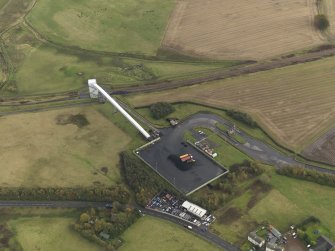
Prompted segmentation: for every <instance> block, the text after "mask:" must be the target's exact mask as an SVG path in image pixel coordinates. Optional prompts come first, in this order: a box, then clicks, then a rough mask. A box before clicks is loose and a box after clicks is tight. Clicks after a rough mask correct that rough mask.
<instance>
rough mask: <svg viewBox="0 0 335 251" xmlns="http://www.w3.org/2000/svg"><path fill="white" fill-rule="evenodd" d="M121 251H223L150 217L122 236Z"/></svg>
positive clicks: (143, 219)
mask: <svg viewBox="0 0 335 251" xmlns="http://www.w3.org/2000/svg"><path fill="white" fill-rule="evenodd" d="M121 237H122V238H123V239H124V241H125V243H124V245H123V246H122V247H121V248H120V251H133V250H145V251H151V250H161V251H179V250H183V251H203V250H211V251H215V250H222V249H219V248H217V247H216V246H213V245H212V244H210V243H208V242H206V241H205V240H202V239H200V238H199V237H197V236H196V235H194V234H192V233H191V232H189V231H188V230H186V229H184V228H182V227H180V226H177V225H175V224H173V223H170V222H167V221H163V220H160V219H157V218H153V217H150V216H145V217H142V218H141V219H139V220H138V221H137V222H136V223H135V225H133V226H131V227H130V228H129V229H128V230H126V232H125V233H124V234H123V235H122V236H121Z"/></svg>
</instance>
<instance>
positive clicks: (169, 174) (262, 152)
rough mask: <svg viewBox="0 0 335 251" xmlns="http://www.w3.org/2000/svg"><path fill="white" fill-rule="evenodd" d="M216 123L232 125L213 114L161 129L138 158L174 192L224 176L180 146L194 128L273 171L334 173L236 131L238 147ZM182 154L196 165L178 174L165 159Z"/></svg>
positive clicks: (206, 160)
mask: <svg viewBox="0 0 335 251" xmlns="http://www.w3.org/2000/svg"><path fill="white" fill-rule="evenodd" d="M216 123H221V124H224V125H226V126H227V127H232V126H233V124H232V123H231V122H230V121H228V120H226V119H223V118H222V117H220V116H217V115H215V114H211V113H198V114H195V115H193V116H191V117H189V118H188V119H186V120H185V121H183V122H182V123H180V124H179V125H177V126H176V127H174V128H165V129H161V130H160V131H161V133H162V134H163V135H162V137H161V140H160V141H158V142H156V143H155V144H154V145H151V146H149V147H148V148H145V149H143V150H141V151H140V152H139V154H138V155H139V156H140V157H141V158H142V159H144V160H145V161H146V162H147V163H148V164H149V165H150V166H151V167H152V168H153V169H154V170H155V171H156V172H158V173H159V174H160V175H161V176H163V177H164V178H165V179H167V180H168V181H169V182H170V183H171V184H172V185H174V186H175V187H176V188H177V189H178V190H180V191H181V192H183V193H186V194H189V193H191V192H192V191H194V190H196V189H198V188H201V187H202V186H204V185H206V184H207V183H208V182H209V181H211V180H213V179H215V178H217V177H220V176H221V175H223V174H224V173H225V170H224V169H222V168H221V167H220V166H219V165H217V164H216V163H214V162H213V161H211V160H210V157H208V156H206V155H205V154H203V153H200V152H199V151H198V150H196V149H195V148H194V147H193V146H191V145H188V147H185V146H183V145H182V144H181V142H183V136H184V134H185V132H186V131H188V130H192V129H193V128H194V127H206V128H209V129H211V130H213V131H214V132H215V133H216V134H217V135H219V136H221V137H222V138H224V139H225V140H226V141H227V142H228V143H230V144H232V145H234V146H235V147H236V148H237V149H239V150H240V151H242V152H244V153H245V154H247V155H248V156H250V157H251V158H253V159H255V160H257V161H260V162H262V163H266V164H269V165H274V166H276V167H277V168H280V167H283V166H287V165H292V166H300V167H303V168H306V169H312V170H316V171H319V172H323V173H329V174H335V170H332V169H326V168H322V167H319V166H314V165H310V164H305V163H302V162H299V161H297V160H295V158H294V156H289V155H287V154H285V153H283V152H281V151H279V150H278V149H275V148H273V147H272V146H270V145H268V144H267V143H265V142H262V141H260V140H257V139H255V138H253V137H251V136H249V135H247V134H246V133H244V132H242V131H239V130H237V132H236V133H238V134H239V135H240V136H241V137H242V138H244V140H245V141H246V143H244V144H241V143H239V142H237V141H236V140H234V139H233V138H231V137H229V136H228V135H227V134H226V133H225V132H223V131H221V130H219V129H218V128H217V127H216V126H215V124H216ZM196 137H197V140H201V139H202V138H203V137H205V136H202V135H196ZM185 153H190V154H192V155H193V156H194V159H195V160H196V163H195V165H194V167H192V168H190V169H189V170H187V171H181V170H179V169H178V168H177V167H176V166H175V165H174V164H173V163H172V162H171V161H170V160H168V156H169V155H170V154H176V155H182V154H185Z"/></svg>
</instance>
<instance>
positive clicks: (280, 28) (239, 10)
mask: <svg viewBox="0 0 335 251" xmlns="http://www.w3.org/2000/svg"><path fill="white" fill-rule="evenodd" d="M316 13H317V10H316V3H315V0H295V1H292V0H252V1H250V0H181V1H179V2H178V3H177V6H176V8H175V10H174V12H173V14H172V16H171V18H170V22H169V25H168V28H167V30H166V34H165V38H164V40H163V42H162V46H163V47H165V48H172V49H175V50H178V51H180V52H182V53H185V54H189V55H195V56H201V57H210V58H216V59H256V60H257V59H264V58H269V57H273V56H276V55H281V54H285V53H289V52H291V51H296V50H300V49H303V48H308V47H313V46H316V45H319V44H321V43H323V42H325V41H323V38H322V36H321V35H320V34H319V32H317V31H316V30H315V29H314V26H313V17H314V15H315V14H316Z"/></svg>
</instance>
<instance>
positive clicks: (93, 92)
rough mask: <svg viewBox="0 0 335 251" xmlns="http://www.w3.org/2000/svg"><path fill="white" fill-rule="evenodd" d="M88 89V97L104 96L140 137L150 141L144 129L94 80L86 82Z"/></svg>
mask: <svg viewBox="0 0 335 251" xmlns="http://www.w3.org/2000/svg"><path fill="white" fill-rule="evenodd" d="M88 88H89V91H90V97H91V98H92V99H97V98H98V97H99V93H100V94H101V95H102V96H104V97H105V98H106V99H107V100H108V101H109V102H110V103H111V104H112V105H113V106H114V107H115V108H116V109H117V110H118V111H119V112H121V113H122V115H123V116H125V117H126V119H128V121H129V122H130V123H131V124H132V125H133V126H135V127H136V129H137V130H139V131H140V133H142V135H143V136H144V137H145V138H146V139H147V140H150V138H151V136H150V134H149V133H148V132H147V131H146V130H144V128H143V127H142V126H141V125H140V124H139V123H137V122H136V120H135V119H133V117H132V116H130V115H129V113H128V112H126V110H125V109H123V108H122V107H121V106H120V105H119V104H118V103H117V102H116V100H115V99H113V98H112V97H111V96H110V95H109V94H108V93H107V92H106V91H105V90H104V89H102V88H101V87H100V86H99V85H98V84H97V80H96V79H89V80H88Z"/></svg>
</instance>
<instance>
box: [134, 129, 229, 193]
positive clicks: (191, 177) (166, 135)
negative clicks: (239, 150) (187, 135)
mask: <svg viewBox="0 0 335 251" xmlns="http://www.w3.org/2000/svg"><path fill="white" fill-rule="evenodd" d="M187 129H188V128H185V127H184V126H181V125H180V126H178V127H176V128H166V129H162V130H161V132H162V133H163V136H162V137H161V140H159V141H158V142H156V143H155V144H153V145H150V146H149V147H146V148H144V149H142V150H140V151H139V152H138V155H139V156H140V157H141V158H142V159H143V160H144V161H145V162H146V163H147V164H149V165H150V166H151V168H153V169H154V170H155V171H156V172H158V173H159V174H160V175H161V176H163V177H164V178H165V179H166V180H168V181H169V182H170V183H171V184H172V185H173V186H174V187H175V188H177V189H178V190H179V191H180V192H182V193H185V194H189V193H192V192H194V191H195V190H197V189H198V188H200V187H202V186H203V185H205V184H207V183H208V182H210V181H212V180H214V179H215V178H218V177H220V176H222V175H223V174H224V173H226V172H227V170H226V169H225V168H223V167H221V166H220V165H219V164H217V163H215V162H214V161H212V160H211V159H210V157H209V156H206V155H205V154H204V153H202V152H200V151H199V150H198V149H196V148H195V147H193V146H192V145H190V144H182V142H184V141H183V135H184V132H185V131H186V130H187ZM187 153H188V154H191V155H192V156H193V158H194V160H195V163H192V164H189V166H190V167H189V168H188V169H187V170H182V169H180V168H178V167H177V166H176V164H175V163H174V162H173V161H171V159H169V156H171V155H176V156H180V155H183V154H187Z"/></svg>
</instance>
